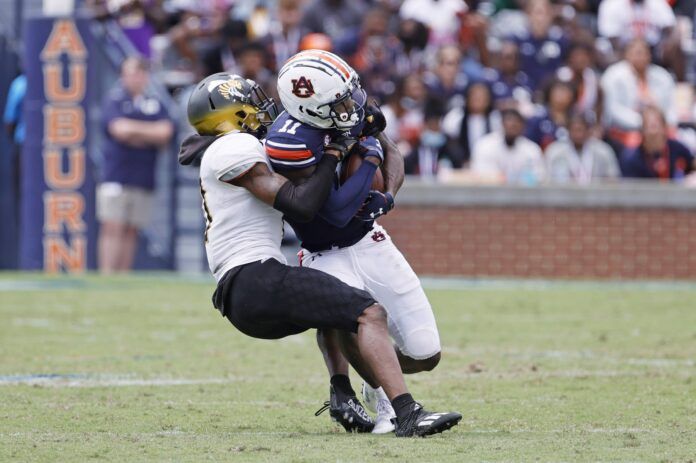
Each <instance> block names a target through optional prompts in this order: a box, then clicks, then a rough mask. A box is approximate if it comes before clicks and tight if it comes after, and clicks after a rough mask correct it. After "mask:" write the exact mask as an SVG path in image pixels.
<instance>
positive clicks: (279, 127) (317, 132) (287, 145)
mask: <svg viewBox="0 0 696 463" xmlns="http://www.w3.org/2000/svg"><path fill="white" fill-rule="evenodd" d="M327 134H328V132H327V131H326V130H324V129H318V128H315V127H311V126H309V125H307V124H304V123H302V122H299V121H296V120H295V119H293V118H292V117H290V116H289V115H288V114H287V113H283V114H281V115H280V116H279V117H278V118H277V119H276V120H275V122H274V123H273V125H272V126H271V127H270V128H269V130H268V135H267V136H266V154H267V155H268V158H269V160H270V162H271V164H272V165H273V167H274V168H276V169H280V170H283V169H285V170H287V169H300V168H304V167H307V166H311V165H314V164H316V163H317V162H319V160H320V159H321V157H322V155H323V152H324V145H326V143H327Z"/></svg>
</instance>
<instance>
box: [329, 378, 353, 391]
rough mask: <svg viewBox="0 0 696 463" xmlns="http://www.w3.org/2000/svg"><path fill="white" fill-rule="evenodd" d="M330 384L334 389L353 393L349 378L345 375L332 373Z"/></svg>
mask: <svg viewBox="0 0 696 463" xmlns="http://www.w3.org/2000/svg"><path fill="white" fill-rule="evenodd" d="M331 385H332V386H333V387H334V389H338V390H339V391H341V392H343V393H344V394H346V395H350V396H354V395H355V391H354V390H353V387H352V386H351V385H350V379H349V378H348V377H347V376H346V375H333V376H332V377H331Z"/></svg>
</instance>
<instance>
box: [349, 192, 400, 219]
mask: <svg viewBox="0 0 696 463" xmlns="http://www.w3.org/2000/svg"><path fill="white" fill-rule="evenodd" d="M392 209H394V197H393V196H392V195H391V193H382V192H381V191H377V190H372V191H370V193H369V194H368V195H367V199H365V202H364V203H363V206H362V207H361V208H360V210H359V211H358V213H357V214H356V215H355V216H356V217H357V218H358V219H360V220H363V221H365V222H369V221H371V220H375V219H376V218H377V217H381V216H383V215H386V214H387V212H389V211H391V210H392Z"/></svg>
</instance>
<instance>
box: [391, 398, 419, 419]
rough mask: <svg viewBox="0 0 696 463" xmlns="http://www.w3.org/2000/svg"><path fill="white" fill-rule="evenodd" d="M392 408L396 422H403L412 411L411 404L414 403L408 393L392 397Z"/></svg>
mask: <svg viewBox="0 0 696 463" xmlns="http://www.w3.org/2000/svg"><path fill="white" fill-rule="evenodd" d="M391 403H392V407H394V412H395V413H396V420H397V421H399V422H403V421H404V420H405V419H406V417H407V416H408V414H409V413H411V411H412V410H413V404H415V403H416V401H415V400H413V396H411V394H409V393H408V392H407V393H405V394H401V395H400V396H397V397H394V400H392V401H391Z"/></svg>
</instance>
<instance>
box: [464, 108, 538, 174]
mask: <svg viewBox="0 0 696 463" xmlns="http://www.w3.org/2000/svg"><path fill="white" fill-rule="evenodd" d="M501 116H502V120H503V124H502V130H501V131H495V132H491V133H489V134H488V135H485V136H484V137H482V138H481V139H480V140H479V142H478V143H477V144H476V146H475V147H474V152H473V154H472V157H471V171H472V174H473V175H474V176H476V177H477V178H478V179H479V180H481V181H484V182H495V183H508V184H521V185H528V186H531V185H536V184H539V183H541V182H543V181H544V177H545V170H546V169H545V165H544V159H543V156H542V153H541V148H539V145H537V144H536V143H534V142H533V141H531V140H529V139H527V138H525V137H524V136H523V135H522V133H523V132H524V127H525V119H524V117H523V116H522V114H521V113H520V112H519V111H518V110H517V109H515V108H505V109H503V110H501Z"/></svg>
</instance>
